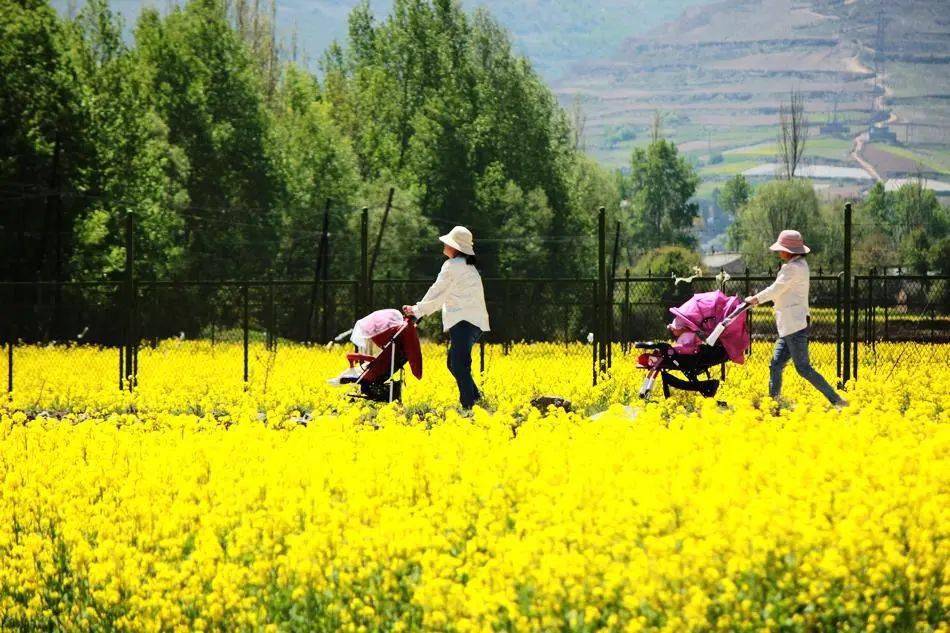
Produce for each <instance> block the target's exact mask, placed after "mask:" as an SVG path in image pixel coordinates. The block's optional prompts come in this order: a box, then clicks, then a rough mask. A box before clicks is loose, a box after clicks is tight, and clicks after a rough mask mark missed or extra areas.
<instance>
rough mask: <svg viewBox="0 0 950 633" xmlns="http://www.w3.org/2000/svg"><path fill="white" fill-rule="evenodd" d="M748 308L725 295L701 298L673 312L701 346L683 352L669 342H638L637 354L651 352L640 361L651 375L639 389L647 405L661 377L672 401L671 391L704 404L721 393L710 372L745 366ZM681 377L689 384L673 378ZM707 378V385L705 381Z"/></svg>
mask: <svg viewBox="0 0 950 633" xmlns="http://www.w3.org/2000/svg"><path fill="white" fill-rule="evenodd" d="M748 308H749V305H748V304H747V303H745V302H744V301H743V300H742V298H741V297H739V296H738V295H737V296H735V297H728V296H726V295H725V294H723V293H722V292H720V291H718V290H717V291H714V292H702V293H698V294H695V295H693V297H692V298H691V299H690V300H689V301H687V302H686V303H684V304H683V305H681V306H680V307H678V308H670V312H672V313H673V315H674V316H675V317H676V321H677V322H678V323H681V324H682V325H683V327H684V328H685V329H687V330H688V331H689V333H690V334H691V335H695V336H694V338H696V337H698V340H699V341H700V344H699V345H698V346H696V348H695V349H691V350H689V351H688V352H684V351H682V350H681V349H678V346H674V345H673V344H670V343H667V342H656V341H647V342H638V343H635V346H636V347H637V348H638V349H643V350H651V351H649V352H646V353H643V354H641V355H640V356H639V358H638V359H637V366H638V367H639V368H641V369H645V370H647V376H646V378H645V379H644V381H643V385H642V386H641V387H640V393H639V395H640V397H641V398H643V399H648V398H649V397H650V393H651V392H652V391H653V386H654V384H655V383H656V378H657V376H660V378H661V380H662V382H663V395H664V397H667V398H669V397H670V389H671V388H674V389H681V390H683V391H694V392H697V393H699V394H701V395H702V396H703V397H704V398H712V397H713V396H715V395H716V392H717V391H718V390H719V381H718V380H714V379H713V378H712V377H711V376H710V373H709V370H710V369H712V368H713V367H715V366H716V365H722V366H723V368H725V363H726V362H727V361H731V362H733V363H736V364H739V365H741V364H742V363H743V362H745V354H746V352H747V351H748V349H749V329H748V321H747V319H746V316H747V312H746V311H747V310H748ZM674 371H677V372H680V373H681V374H682V375H683V376H684V378H679V377H677V376H674V375H673V374H672V373H671V372H674ZM701 376H705V378H704V379H702V380H701V379H700V377H701Z"/></svg>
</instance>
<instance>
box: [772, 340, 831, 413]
mask: <svg viewBox="0 0 950 633" xmlns="http://www.w3.org/2000/svg"><path fill="white" fill-rule="evenodd" d="M789 359H791V361H792V362H793V363H794V364H795V370H796V371H797V372H798V374H799V375H800V376H801V377H802V378H804V379H805V380H807V381H808V382H810V383H811V384H812V385H813V386H814V387H815V389H817V390H818V391H820V392H821V393H822V395H824V396H825V397H826V398H828V401H829V402H832V403H835V402H838V401H839V400H841V396H839V395H838V394H837V393H835V390H834V389H833V388H832V387H831V385H829V384H828V381H827V380H825V379H824V378H822V376H821V374H819V373H818V372H817V371H816V370H815V368H814V367H812V366H811V361H810V360H809V359H808V328H805V329H803V330H799V331H797V332H793V333H792V334H789V335H788V336H783V337H782V338H780V339H779V340H778V341H776V342H775V352H774V353H773V354H772V364H771V366H770V367H769V395H770V396H772V397H773V398H776V399H777V398H778V397H779V394H781V393H782V372H783V371H784V370H785V365H787V364H788V361H789Z"/></svg>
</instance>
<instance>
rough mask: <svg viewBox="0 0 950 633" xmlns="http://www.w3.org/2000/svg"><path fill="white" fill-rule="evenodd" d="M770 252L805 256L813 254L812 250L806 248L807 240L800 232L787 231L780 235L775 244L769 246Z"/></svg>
mask: <svg viewBox="0 0 950 633" xmlns="http://www.w3.org/2000/svg"><path fill="white" fill-rule="evenodd" d="M769 250H770V251H785V252H786V253H791V254H793V255H804V254H805V253H809V252H811V249H810V248H808V247H807V246H805V240H803V239H802V234H801V233H799V232H798V231H792V230H788V229H786V230H785V231H782V232H781V233H779V234H778V239H777V240H775V243H774V244H772V245H771V246H769Z"/></svg>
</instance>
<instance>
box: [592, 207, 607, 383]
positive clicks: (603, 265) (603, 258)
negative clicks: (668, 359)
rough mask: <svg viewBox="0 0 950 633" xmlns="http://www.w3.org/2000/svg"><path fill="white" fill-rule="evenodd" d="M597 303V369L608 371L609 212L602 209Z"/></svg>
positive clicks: (599, 218)
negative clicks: (598, 317)
mask: <svg viewBox="0 0 950 633" xmlns="http://www.w3.org/2000/svg"><path fill="white" fill-rule="evenodd" d="M597 303H598V305H599V308H600V310H599V312H600V314H599V316H600V319H599V320H598V322H597V328H596V329H597V334H596V335H595V336H596V337H597V346H598V350H597V365H598V367H597V369H598V371H605V370H606V369H607V345H608V343H607V323H608V319H607V210H606V209H605V208H604V207H600V210H599V211H598V214H597Z"/></svg>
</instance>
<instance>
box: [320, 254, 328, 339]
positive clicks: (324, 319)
mask: <svg viewBox="0 0 950 633" xmlns="http://www.w3.org/2000/svg"><path fill="white" fill-rule="evenodd" d="M322 268H323V269H322V271H321V273H320V276H321V280H320V281H321V288H320V293H321V295H322V298H321V300H320V303H322V304H323V307H322V308H321V309H322V310H323V313H322V314H321V315H320V340H321V341H323V342H326V341H327V340H328V339H329V338H330V320H329V319H330V316H329V315H330V293H329V288H328V284H327V280H328V279H330V271H329V268H330V240H329V238H328V239H327V247H326V249H324V251H323V267H322Z"/></svg>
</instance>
